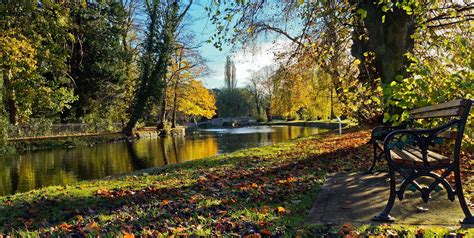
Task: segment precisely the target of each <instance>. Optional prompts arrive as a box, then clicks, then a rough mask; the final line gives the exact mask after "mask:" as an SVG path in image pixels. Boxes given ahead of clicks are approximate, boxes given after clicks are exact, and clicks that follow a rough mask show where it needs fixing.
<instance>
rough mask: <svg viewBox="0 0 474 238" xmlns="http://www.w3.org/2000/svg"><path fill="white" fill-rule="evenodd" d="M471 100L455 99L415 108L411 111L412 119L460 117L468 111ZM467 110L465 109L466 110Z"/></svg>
mask: <svg viewBox="0 0 474 238" xmlns="http://www.w3.org/2000/svg"><path fill="white" fill-rule="evenodd" d="M471 104H472V101H471V100H469V99H456V100H452V101H449V102H445V103H441V104H436V105H432V106H427V107H422V108H417V109H414V110H412V111H411V118H412V119H425V118H426V119H429V118H443V117H460V116H464V115H466V113H468V112H469V110H470V107H471ZM466 110H467V111H466Z"/></svg>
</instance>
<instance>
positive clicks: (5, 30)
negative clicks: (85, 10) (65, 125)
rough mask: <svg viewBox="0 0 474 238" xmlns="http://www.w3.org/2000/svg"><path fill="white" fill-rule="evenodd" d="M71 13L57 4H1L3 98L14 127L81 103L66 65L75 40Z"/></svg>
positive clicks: (0, 36) (0, 35)
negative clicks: (78, 101) (71, 31)
mask: <svg viewBox="0 0 474 238" xmlns="http://www.w3.org/2000/svg"><path fill="white" fill-rule="evenodd" d="M68 13H69V8H67V7H65V6H63V5H62V4H57V3H52V2H46V3H44V4H42V5H40V6H38V5H35V4H31V5H30V4H26V3H22V2H11V3H3V4H2V5H1V11H0V14H1V17H0V19H1V20H0V21H1V24H0V27H1V29H2V30H1V34H0V38H2V45H1V46H0V47H1V48H2V49H1V51H0V52H2V56H1V57H2V64H1V71H3V74H4V77H3V80H4V90H5V94H4V95H3V96H4V98H3V100H4V103H5V108H6V111H7V113H8V117H9V121H10V123H11V124H17V123H18V122H21V123H26V122H27V121H28V120H29V118H30V117H31V115H35V116H36V117H41V116H44V117H47V116H51V115H54V114H56V113H58V112H61V111H62V110H64V109H65V108H68V107H69V106H70V103H71V102H73V101H74V100H76V97H75V96H74V95H73V90H72V89H71V88H70V87H69V85H70V83H72V80H71V79H70V77H69V76H68V67H67V65H66V64H65V63H64V62H66V61H67V58H68V56H69V53H70V51H69V47H68V45H69V43H70V42H71V41H72V39H71V35H70V34H69V33H68V30H69V29H70V28H71V24H70V22H69V19H68ZM18 57H19V58H18Z"/></svg>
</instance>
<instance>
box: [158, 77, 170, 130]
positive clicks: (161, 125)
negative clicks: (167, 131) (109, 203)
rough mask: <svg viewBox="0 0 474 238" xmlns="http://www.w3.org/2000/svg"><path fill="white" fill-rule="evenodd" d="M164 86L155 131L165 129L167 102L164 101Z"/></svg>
mask: <svg viewBox="0 0 474 238" xmlns="http://www.w3.org/2000/svg"><path fill="white" fill-rule="evenodd" d="M166 99H167V98H166V86H165V87H164V88H163V92H162V94H161V111H160V115H159V118H158V125H157V129H159V130H160V129H164V128H165V127H166V107H167V106H168V100H166Z"/></svg>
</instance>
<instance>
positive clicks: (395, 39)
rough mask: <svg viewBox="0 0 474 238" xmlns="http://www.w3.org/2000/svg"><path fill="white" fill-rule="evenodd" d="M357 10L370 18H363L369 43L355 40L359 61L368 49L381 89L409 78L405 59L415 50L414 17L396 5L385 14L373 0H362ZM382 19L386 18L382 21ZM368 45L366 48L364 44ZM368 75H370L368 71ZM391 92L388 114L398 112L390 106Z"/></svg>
mask: <svg viewBox="0 0 474 238" xmlns="http://www.w3.org/2000/svg"><path fill="white" fill-rule="evenodd" d="M357 6H358V9H363V10H365V11H367V17H366V18H365V19H363V23H364V26H365V28H366V30H367V35H368V40H367V41H356V42H354V43H356V44H357V47H358V48H359V52H357V50H354V49H353V51H352V52H353V54H354V53H359V54H356V55H354V56H355V57H357V58H359V59H360V58H362V59H364V58H363V57H361V56H360V49H365V50H367V51H365V52H367V53H369V54H370V52H373V53H374V66H375V69H376V71H377V76H379V77H380V79H381V81H382V87H384V88H385V87H387V86H388V85H390V83H391V82H393V81H400V80H401V79H403V77H405V76H407V74H408V73H407V71H406V68H407V66H408V65H409V63H410V62H409V61H408V60H407V58H406V57H405V54H406V53H410V52H412V51H413V48H414V40H413V38H412V37H411V36H412V35H413V34H414V33H415V27H416V26H415V20H414V17H413V15H408V14H407V12H406V11H405V10H403V9H400V8H398V7H396V6H393V8H392V10H390V11H387V12H383V11H382V6H381V5H379V4H377V3H375V2H374V1H373V0H362V1H358V3H357ZM382 19H385V22H383V20H382ZM364 44H366V45H364ZM362 62H364V61H362ZM366 73H368V72H366ZM390 99H391V93H390V92H386V93H384V97H383V102H384V105H385V106H386V110H387V111H386V112H388V113H390V114H392V113H398V112H400V109H399V108H396V107H394V106H392V105H389V104H388V102H389V101H390Z"/></svg>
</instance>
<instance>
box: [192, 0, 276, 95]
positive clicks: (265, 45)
mask: <svg viewBox="0 0 474 238" xmlns="http://www.w3.org/2000/svg"><path fill="white" fill-rule="evenodd" d="M205 6H210V2H209V0H198V1H197V2H196V1H195V3H194V4H193V5H192V7H191V9H190V12H189V18H188V20H187V24H189V26H190V29H191V30H192V31H193V32H194V33H195V34H196V38H197V41H198V42H205V41H207V40H208V39H209V37H210V36H211V35H212V34H214V30H215V27H214V25H213V24H212V23H211V22H210V21H209V18H208V16H207V12H206V11H205V10H204V7H205ZM281 42H284V40H283V39H281ZM277 49H278V47H275V46H274V45H273V44H272V43H271V42H270V41H269V40H263V41H262V42H261V43H260V44H258V45H257V50H256V51H254V52H252V53H250V52H249V51H248V50H244V49H241V47H239V46H237V47H232V46H230V45H224V46H223V49H222V51H219V50H218V49H216V48H215V47H214V46H213V45H212V43H211V44H208V43H204V44H203V46H202V47H201V48H200V52H201V54H202V55H203V56H204V58H206V59H207V61H208V66H209V68H210V70H211V72H210V74H209V75H207V76H205V77H203V78H202V81H203V82H204V84H205V85H206V87H208V88H219V87H222V86H223V85H224V65H225V61H226V57H227V55H231V56H233V58H234V62H235V64H236V69H237V74H236V75H237V77H236V78H237V82H238V86H239V87H243V86H245V85H246V84H247V79H248V77H249V75H250V71H251V70H258V69H259V68H261V67H263V66H265V65H269V64H273V52H274V51H275V50H277Z"/></svg>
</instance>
